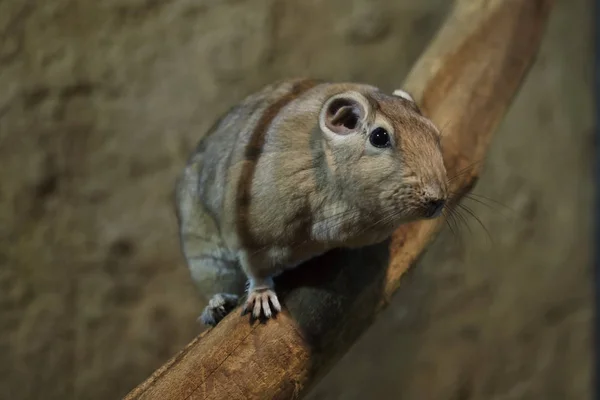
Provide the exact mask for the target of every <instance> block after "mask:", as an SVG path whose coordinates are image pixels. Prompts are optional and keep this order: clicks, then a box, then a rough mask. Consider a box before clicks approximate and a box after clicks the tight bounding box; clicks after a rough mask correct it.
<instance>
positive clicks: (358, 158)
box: [319, 85, 448, 227]
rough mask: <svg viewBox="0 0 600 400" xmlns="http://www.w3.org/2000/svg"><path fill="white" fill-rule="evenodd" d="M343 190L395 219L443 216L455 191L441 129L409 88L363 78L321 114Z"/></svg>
mask: <svg viewBox="0 0 600 400" xmlns="http://www.w3.org/2000/svg"><path fill="white" fill-rule="evenodd" d="M319 127H320V130H321V132H322V134H323V136H324V139H325V143H326V146H325V149H326V150H325V152H326V157H327V161H328V165H329V168H330V170H331V173H332V177H333V180H334V182H336V186H338V187H339V191H340V193H341V194H342V195H343V196H344V197H345V198H346V199H347V200H348V201H349V202H350V203H353V205H354V206H356V207H358V208H360V209H361V210H364V211H365V212H366V215H371V216H372V218H373V223H374V224H375V223H379V224H380V225H382V227H383V226H388V227H393V226H397V225H398V224H401V223H405V222H410V221H414V220H418V219H427V218H434V217H437V216H438V215H439V214H440V213H441V211H442V209H443V207H444V205H445V203H446V201H447V198H448V186H447V183H448V179H447V176H446V169H445V167H444V161H443V158H442V152H441V147H440V132H439V131H438V129H437V128H436V126H435V125H434V124H433V123H432V122H431V121H430V120H429V119H427V118H425V117H424V116H423V115H422V114H421V112H420V110H419V108H418V107H417V105H416V104H415V102H414V100H413V99H412V97H411V96H410V95H409V94H408V93H406V92H405V91H402V90H397V91H395V92H394V93H393V94H392V95H388V94H385V93H383V92H381V91H380V90H378V89H377V88H374V87H371V86H366V85H356V86H355V87H352V88H350V89H348V88H345V89H344V90H343V91H341V92H338V93H336V94H333V95H332V96H330V97H329V98H328V99H327V100H326V101H325V102H324V103H323V106H322V108H321V111H320V114H319Z"/></svg>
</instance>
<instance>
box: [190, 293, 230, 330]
mask: <svg viewBox="0 0 600 400" xmlns="http://www.w3.org/2000/svg"><path fill="white" fill-rule="evenodd" d="M239 299H240V297H239V296H238V295H236V294H230V293H217V294H215V295H214V296H213V297H212V299H210V301H209V302H208V305H207V306H206V307H205V308H204V311H203V312H202V315H200V317H199V318H198V319H199V320H200V321H201V322H202V323H203V324H204V325H210V326H215V325H217V324H218V323H219V322H221V320H222V319H223V318H225V316H226V315H227V314H229V313H230V312H231V311H232V310H233V309H234V308H236V307H237V305H238V301H239Z"/></svg>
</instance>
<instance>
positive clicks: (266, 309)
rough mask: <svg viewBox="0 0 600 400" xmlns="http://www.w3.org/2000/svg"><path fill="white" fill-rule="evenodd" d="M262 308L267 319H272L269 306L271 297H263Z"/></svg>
mask: <svg viewBox="0 0 600 400" xmlns="http://www.w3.org/2000/svg"><path fill="white" fill-rule="evenodd" d="M262 308H263V312H264V313H265V317H267V318H271V307H270V306H269V296H263V298H262Z"/></svg>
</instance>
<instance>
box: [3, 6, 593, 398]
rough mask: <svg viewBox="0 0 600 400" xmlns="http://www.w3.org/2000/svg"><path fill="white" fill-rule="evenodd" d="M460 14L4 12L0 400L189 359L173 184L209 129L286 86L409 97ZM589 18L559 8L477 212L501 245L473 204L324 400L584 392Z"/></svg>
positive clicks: (254, 9) (58, 392) (253, 9)
mask: <svg viewBox="0 0 600 400" xmlns="http://www.w3.org/2000/svg"><path fill="white" fill-rule="evenodd" d="M450 6H451V2H450V1H447V0H426V1H425V0H396V1H384V0H352V1H349V0H311V1H286V0H235V1H234V0H102V1H84V0H45V1H37V0H0V397H1V398H5V399H14V400H33V399H48V400H54V399H66V400H71V399H78V400H79V399H84V400H87V399H89V400H99V399H118V398H120V397H121V396H123V395H124V394H125V393H127V392H128V391H129V390H130V389H131V388H133V387H134V386H135V385H136V384H138V383H139V382H140V381H141V380H143V379H144V378H146V377H147V376H148V375H149V374H150V373H151V372H152V371H153V370H154V369H155V368H157V367H158V366H160V365H161V364H162V363H163V362H164V361H166V360H167V359H168V358H169V357H170V356H171V355H173V354H175V353H176V352H177V351H178V350H179V349H180V348H181V347H182V346H184V345H185V344H186V343H187V342H188V341H189V340H190V339H191V338H192V337H194V336H195V334H196V333H197V332H198V330H199V326H198V325H197V324H196V322H195V318H196V317H197V315H198V314H199V313H200V311H201V309H202V306H203V305H202V304H200V302H199V300H198V298H197V296H196V293H195V291H194V288H193V287H192V285H191V282H190V279H189V278H188V273H187V270H186V268H185V266H184V263H183V258H182V256H181V254H180V250H179V244H178V238H177V232H176V223H175V218H174V211H173V203H172V199H173V197H172V190H173V185H174V180H175V177H176V175H177V173H178V172H179V171H180V170H181V168H182V166H183V163H184V162H185V159H186V157H187V155H188V153H189V151H190V150H191V148H192V147H193V146H194V145H195V142H196V141H197V140H198V139H199V138H200V137H201V135H202V134H203V133H204V131H205V129H207V128H208V127H209V125H211V124H212V122H213V121H214V120H215V118H216V117H217V116H218V115H219V114H220V113H222V112H223V111H225V110H226V109H227V108H228V107H229V106H231V105H232V104H233V103H234V102H236V101H237V100H239V99H241V97H243V96H244V95H246V94H248V93H250V92H252V91H254V90H256V89H258V88H259V87H260V86H262V85H263V84H266V83H268V82H271V81H273V80H275V79H279V78H284V77H289V76H297V75H310V76H316V77H321V78H329V79H335V80H357V81H365V82H369V83H373V84H376V85H380V86H382V87H384V88H387V89H391V88H395V87H397V86H398V85H399V84H400V83H401V82H402V81H403V79H404V76H405V74H406V73H407V72H408V69H409V68H410V66H411V64H412V63H413V61H414V60H415V59H416V58H417V57H418V55H419V54H420V52H421V50H422V49H423V48H424V46H425V45H426V44H427V43H428V41H429V40H430V39H431V37H432V35H433V34H434V33H435V31H436V29H437V28H438V26H439V25H440V23H441V22H442V21H443V18H444V16H445V14H446V13H447V12H448V10H449V7H450ZM592 15H593V13H592V4H591V0H571V1H570V2H566V1H556V6H555V8H554V10H553V13H552V17H551V21H550V25H549V27H548V30H547V32H546V36H545V39H544V43H543V47H542V49H541V52H540V54H539V56H538V58H537V61H536V63H535V65H534V67H533V69H532V70H531V72H530V73H529V75H528V77H527V80H526V82H525V83H524V85H523V87H522V89H521V90H520V92H519V94H518V96H517V97H516V99H515V102H514V105H513V106H512V107H511V109H510V112H509V114H508V115H507V117H506V119H505V120H504V122H503V124H502V127H501V129H500V130H499V131H498V133H497V135H496V136H495V140H494V142H493V143H492V148H491V151H490V154H489V158H488V159H487V161H486V163H485V173H484V174H483V176H482V178H481V180H480V183H479V184H478V186H477V187H476V188H475V190H474V192H475V193H476V194H477V195H480V196H485V198H484V197H479V199H480V200H482V201H483V202H484V203H487V204H488V206H485V205H482V204H480V203H478V202H476V201H469V200H466V201H465V205H467V206H469V207H470V209H472V211H473V213H474V214H475V215H476V216H477V217H478V218H479V219H480V220H481V222H482V224H483V225H484V227H485V229H487V231H488V232H489V234H488V233H486V230H485V229H483V228H482V227H481V226H479V224H478V223H477V221H475V220H474V219H473V218H472V217H471V216H470V215H468V213H467V214H465V213H463V214H464V216H465V218H466V220H467V222H468V225H469V226H468V227H467V226H466V225H465V224H463V225H464V226H463V227H462V228H461V229H460V232H459V233H458V234H452V233H451V232H450V231H449V230H446V231H445V232H443V233H442V235H441V236H440V237H439V239H438V240H437V242H436V243H435V244H434V245H433V246H431V248H430V250H429V251H428V253H427V255H426V256H425V257H424V259H423V260H422V261H421V262H420V263H419V265H418V267H417V268H415V269H413V270H412V271H411V273H410V274H409V275H408V276H407V277H406V279H405V283H404V285H403V287H402V289H401V290H400V292H399V294H398V295H397V296H396V297H395V299H394V304H392V306H391V307H390V308H389V309H388V310H386V312H385V313H384V314H383V315H382V316H381V317H380V318H379V319H378V322H377V323H376V324H375V326H373V328H372V329H371V330H370V331H368V332H367V334H365V335H364V337H363V338H362V339H361V340H360V341H359V342H358V343H357V344H356V346H355V347H354V348H353V349H352V350H351V351H350V352H349V353H348V354H347V356H346V357H345V358H344V359H343V360H342V361H341V362H340V363H339V364H338V365H337V366H336V367H335V369H334V370H333V371H332V372H331V373H330V374H329V375H328V376H327V377H326V378H324V379H323V380H322V381H321V382H320V384H319V385H318V386H317V387H316V388H315V389H314V391H313V393H312V394H311V396H310V399H312V400H326V399H327V400H329V399H332V400H333V399H348V400H349V399H367V398H374V399H403V400H428V399H436V400H437V399H448V400H475V399H477V400H503V399H506V400H508V399H528V400H529V399H543V400H554V399H557V400H558V399H570V400H578V399H588V398H590V392H589V389H590V387H591V385H590V384H591V366H592V360H591V356H592V352H591V348H592V347H591V346H592V344H591V318H592V304H591V294H592V287H591V285H592V284H591V276H592V275H591V267H590V260H591V257H590V250H591V243H590V233H591V221H592V213H591V205H592V193H593V187H592V179H591V167H592V156H593V153H592V151H593V132H592V127H593V119H592V103H591V101H592V94H591V87H592V62H591V61H592V46H591V43H592V41H591V28H592V24H593V20H592ZM487 198H489V199H492V200H493V201H490V200H488V199H487ZM498 203H500V204H498ZM469 228H470V230H469Z"/></svg>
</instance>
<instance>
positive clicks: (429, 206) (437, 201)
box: [424, 197, 446, 218]
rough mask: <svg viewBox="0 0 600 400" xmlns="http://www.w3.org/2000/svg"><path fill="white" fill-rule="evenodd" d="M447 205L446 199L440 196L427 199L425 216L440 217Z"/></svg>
mask: <svg viewBox="0 0 600 400" xmlns="http://www.w3.org/2000/svg"><path fill="white" fill-rule="evenodd" d="M445 205H446V199H443V198H439V197H434V198H429V199H427V200H426V201H425V205H424V214H425V218H436V217H438V216H439V215H440V214H441V213H442V210H443V209H444V206H445Z"/></svg>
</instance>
